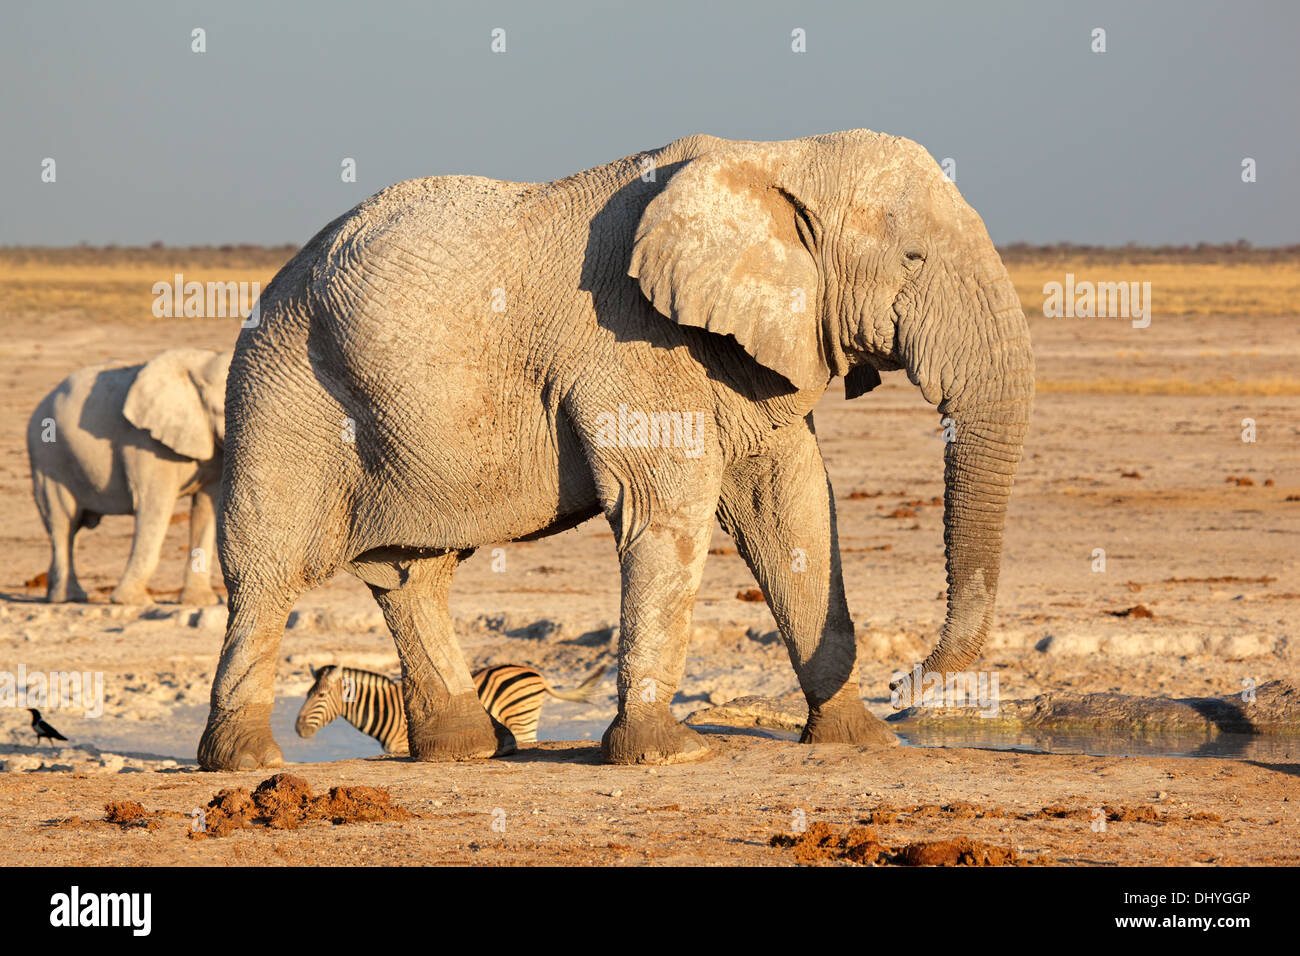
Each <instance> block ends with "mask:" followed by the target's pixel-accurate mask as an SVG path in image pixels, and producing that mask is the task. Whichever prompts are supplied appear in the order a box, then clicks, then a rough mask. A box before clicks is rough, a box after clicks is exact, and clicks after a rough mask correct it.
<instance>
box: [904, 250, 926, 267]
mask: <svg viewBox="0 0 1300 956" xmlns="http://www.w3.org/2000/svg"><path fill="white" fill-rule="evenodd" d="M903 258H904V259H905V260H907V263H908V264H909V265H918V266H919V265H920V264H921V263H922V262H924V261H925V250H924V249H918V248H915V247H913V248H911V249H908V250H907V251H906V252H904V253H903Z"/></svg>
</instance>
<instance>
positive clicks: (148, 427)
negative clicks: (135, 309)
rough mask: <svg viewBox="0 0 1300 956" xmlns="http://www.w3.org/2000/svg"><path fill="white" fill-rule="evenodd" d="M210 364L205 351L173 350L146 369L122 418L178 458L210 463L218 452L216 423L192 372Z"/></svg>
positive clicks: (158, 356)
mask: <svg viewBox="0 0 1300 956" xmlns="http://www.w3.org/2000/svg"><path fill="white" fill-rule="evenodd" d="M211 358H212V353H211V352H208V351H205V350H203V349H171V350H170V351H167V352H163V353H161V354H160V355H157V356H155V357H154V358H152V359H150V360H149V361H148V362H146V363H145V364H144V366H143V367H142V368H141V369H140V373H139V374H138V375H136V377H135V382H134V383H132V385H131V388H130V390H129V391H128V392H127V393H126V403H125V404H124V405H123V407H122V414H123V415H124V416H125V417H126V420H127V421H129V422H130V423H131V424H132V425H134V426H135V427H136V428H139V429H141V430H142V431H146V432H148V433H149V434H150V435H151V436H153V438H154V439H155V440H157V441H159V442H161V443H162V444H164V445H166V446H167V447H168V448H170V449H171V450H172V451H174V452H176V454H178V455H181V456H183V457H185V458H193V459H194V460H195V461H207V460H208V459H209V458H211V457H212V456H213V454H214V453H215V452H216V442H215V440H214V437H213V423H212V421H211V415H210V414H209V413H208V409H207V408H206V406H204V404H203V399H202V398H201V397H200V395H199V390H198V387H197V386H196V385H195V384H194V377H193V375H192V370H193V369H196V368H199V367H200V366H201V365H202V364H203V363H206V362H208V361H209V360H211Z"/></svg>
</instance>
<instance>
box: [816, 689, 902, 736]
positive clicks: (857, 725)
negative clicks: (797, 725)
mask: <svg viewBox="0 0 1300 956" xmlns="http://www.w3.org/2000/svg"><path fill="white" fill-rule="evenodd" d="M799 742H800V743H803V744H855V745H857V746H859V747H897V746H898V738H897V737H896V736H894V733H893V731H891V730H890V729H889V727H888V726H887V725H886V724H885V722H884V721H883V720H881V719H880V718H879V717H877V716H875V715H874V714H872V713H871V712H870V711H868V710H867V708H866V707H864V706H863V704H862V701H861V700H859V699H857V697H856V696H855V697H854V698H853V699H851V700H843V701H837V700H829V701H827V702H826V703H824V704H822V705H821V706H820V707H810V708H809V709H808V723H807V724H806V725H805V726H804V729H803V734H802V736H800V738H799Z"/></svg>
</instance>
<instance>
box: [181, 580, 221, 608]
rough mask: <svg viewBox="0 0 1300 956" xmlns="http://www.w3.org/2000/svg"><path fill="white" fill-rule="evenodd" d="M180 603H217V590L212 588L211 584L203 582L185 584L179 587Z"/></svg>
mask: <svg viewBox="0 0 1300 956" xmlns="http://www.w3.org/2000/svg"><path fill="white" fill-rule="evenodd" d="M181 603H182V604H189V605H206V604H218V603H220V602H219V600H218V599H217V592H216V591H214V590H212V585H210V584H207V583H204V584H187V585H185V587H184V588H182V589H181Z"/></svg>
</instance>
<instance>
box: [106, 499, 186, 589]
mask: <svg viewBox="0 0 1300 956" xmlns="http://www.w3.org/2000/svg"><path fill="white" fill-rule="evenodd" d="M133 494H134V496H135V537H134V538H133V539H132V540H131V556H130V557H129V558H127V561H126V570H124V571H123V572H122V577H121V579H120V580H119V581H118V582H117V587H115V588H114V589H113V593H112V595H110V597H111V599H112V601H113V603H114V604H152V603H153V597H152V596H151V595H150V594H149V579H150V578H151V577H153V572H154V569H155V568H157V567H158V558H159V556H160V555H161V554H162V546H163V539H164V538H166V536H167V526H168V525H169V524H170V523H171V516H172V511H173V510H174V509H175V507H176V497H177V487H176V485H175V483H168V482H166V481H164V480H161V479H159V480H157V481H156V482H155V483H153V484H150V485H148V486H146V488H145V490H144V491H143V492H134V491H133Z"/></svg>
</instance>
